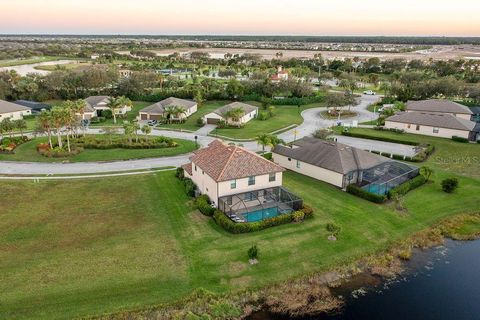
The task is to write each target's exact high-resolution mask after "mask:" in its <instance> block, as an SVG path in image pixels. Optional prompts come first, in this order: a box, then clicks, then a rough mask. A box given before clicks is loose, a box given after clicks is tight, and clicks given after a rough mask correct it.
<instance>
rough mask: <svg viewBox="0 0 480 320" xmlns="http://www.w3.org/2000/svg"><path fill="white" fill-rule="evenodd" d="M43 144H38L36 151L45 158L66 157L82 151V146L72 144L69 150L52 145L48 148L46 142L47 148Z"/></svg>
mask: <svg viewBox="0 0 480 320" xmlns="http://www.w3.org/2000/svg"><path fill="white" fill-rule="evenodd" d="M43 145H44V144H40V145H38V146H37V151H38V153H39V154H41V155H42V156H44V157H47V158H66V157H71V156H74V155H77V154H79V153H80V152H82V151H83V148H82V147H75V146H72V148H71V151H70V152H69V151H68V150H66V149H64V148H60V147H58V146H57V147H54V148H53V149H50V146H48V144H47V146H48V148H43Z"/></svg>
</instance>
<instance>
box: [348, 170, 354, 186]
mask: <svg viewBox="0 0 480 320" xmlns="http://www.w3.org/2000/svg"><path fill="white" fill-rule="evenodd" d="M352 179H353V172H349V173H348V174H347V181H348V184H351V183H352Z"/></svg>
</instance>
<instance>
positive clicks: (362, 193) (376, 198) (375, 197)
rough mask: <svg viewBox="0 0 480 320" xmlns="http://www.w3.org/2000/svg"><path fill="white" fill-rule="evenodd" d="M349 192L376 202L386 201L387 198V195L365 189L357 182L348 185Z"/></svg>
mask: <svg viewBox="0 0 480 320" xmlns="http://www.w3.org/2000/svg"><path fill="white" fill-rule="evenodd" d="M347 192H348V193H350V194H353V195H355V196H357V197H360V198H363V199H365V200H368V201H371V202H375V203H384V202H385V201H386V200H387V197H386V196H384V195H380V194H376V193H372V192H368V191H367V190H364V189H362V188H360V187H359V186H357V185H355V184H350V185H348V186H347Z"/></svg>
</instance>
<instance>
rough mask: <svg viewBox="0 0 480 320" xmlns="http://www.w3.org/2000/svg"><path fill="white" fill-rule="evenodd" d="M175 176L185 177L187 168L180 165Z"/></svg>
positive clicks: (181, 178)
mask: <svg viewBox="0 0 480 320" xmlns="http://www.w3.org/2000/svg"><path fill="white" fill-rule="evenodd" d="M175 177H177V178H178V179H180V180H183V179H184V178H185V170H183V168H182V167H178V168H177V170H176V171H175Z"/></svg>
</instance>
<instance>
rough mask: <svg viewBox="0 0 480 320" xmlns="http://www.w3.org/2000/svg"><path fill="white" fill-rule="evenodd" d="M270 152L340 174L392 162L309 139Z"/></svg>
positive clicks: (374, 155)
mask: <svg viewBox="0 0 480 320" xmlns="http://www.w3.org/2000/svg"><path fill="white" fill-rule="evenodd" d="M272 152H274V153H277V154H280V155H283V156H285V157H289V158H292V159H295V160H299V161H302V162H305V163H309V164H311V165H314V166H317V167H321V168H325V169H328V170H331V171H335V172H338V173H342V174H346V173H348V172H351V171H355V170H365V169H369V168H372V167H375V166H377V165H379V164H382V163H385V162H387V161H392V160H390V159H388V158H385V157H382V156H379V155H377V154H374V153H370V152H367V151H364V150H361V149H357V148H353V147H350V146H347V145H344V144H341V143H338V142H334V141H325V140H320V139H316V138H311V137H304V138H302V139H300V140H298V141H296V142H295V143H294V146H293V148H291V147H287V146H283V145H277V146H276V147H275V148H274V149H273V150H272Z"/></svg>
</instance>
